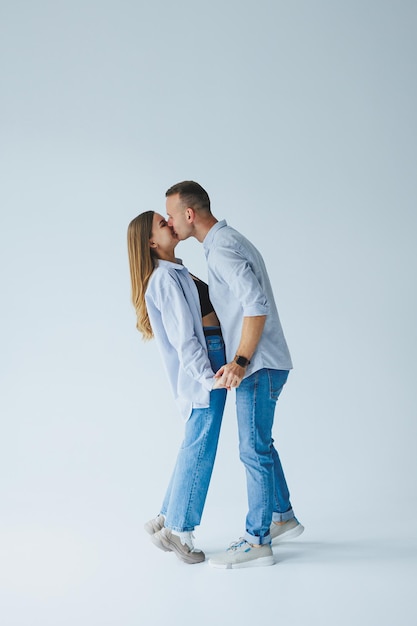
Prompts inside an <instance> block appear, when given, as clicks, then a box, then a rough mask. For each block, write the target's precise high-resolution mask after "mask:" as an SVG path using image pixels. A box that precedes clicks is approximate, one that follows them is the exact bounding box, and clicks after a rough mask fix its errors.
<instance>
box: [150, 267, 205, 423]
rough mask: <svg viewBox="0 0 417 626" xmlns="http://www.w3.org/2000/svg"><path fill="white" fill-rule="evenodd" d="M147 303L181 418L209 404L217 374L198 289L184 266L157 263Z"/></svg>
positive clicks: (185, 417) (151, 279) (186, 417)
mask: <svg viewBox="0 0 417 626" xmlns="http://www.w3.org/2000/svg"><path fill="white" fill-rule="evenodd" d="M145 302H146V307H147V310H148V315H149V320H150V322H151V326H152V330H153V333H154V336H155V340H156V343H157V345H158V348H159V350H160V352H161V355H162V360H163V362H164V365H165V368H166V371H167V373H168V378H169V382H170V385H171V388H172V390H173V392H174V397H175V400H176V402H177V405H178V407H179V409H180V412H181V415H182V417H183V418H184V419H185V420H187V419H188V418H189V417H190V415H191V411H192V410H193V409H194V408H207V407H208V406H209V405H210V391H211V389H212V388H213V384H214V380H215V379H214V373H213V370H212V369H211V365H210V361H209V359H208V355H207V347H206V341H205V337H204V332H203V327H202V323H201V309H200V301H199V297H198V292H197V288H196V286H195V284H194V281H193V279H192V278H191V276H190V274H189V273H188V270H187V268H186V267H184V266H183V265H181V263H180V262H179V263H171V262H170V261H162V260H158V265H157V267H156V268H155V270H154V272H153V274H152V276H151V278H150V280H149V283H148V287H147V289H146V294H145Z"/></svg>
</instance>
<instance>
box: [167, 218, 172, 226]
mask: <svg viewBox="0 0 417 626" xmlns="http://www.w3.org/2000/svg"><path fill="white" fill-rule="evenodd" d="M167 224H168V226H170V227H171V228H172V217H169V218H168V221H167Z"/></svg>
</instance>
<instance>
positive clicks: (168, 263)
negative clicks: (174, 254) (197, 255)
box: [156, 259, 185, 270]
mask: <svg viewBox="0 0 417 626" xmlns="http://www.w3.org/2000/svg"><path fill="white" fill-rule="evenodd" d="M175 260H176V263H173V262H172V261H164V259H157V263H156V266H157V267H166V268H168V267H173V268H174V269H175V270H183V269H185V267H184V265H183V264H182V259H175Z"/></svg>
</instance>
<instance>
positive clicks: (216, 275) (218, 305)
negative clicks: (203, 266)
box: [203, 220, 292, 377]
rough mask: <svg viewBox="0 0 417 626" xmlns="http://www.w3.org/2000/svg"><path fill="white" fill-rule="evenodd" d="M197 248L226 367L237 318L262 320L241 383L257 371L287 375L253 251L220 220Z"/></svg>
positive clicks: (265, 282)
mask: <svg viewBox="0 0 417 626" xmlns="http://www.w3.org/2000/svg"><path fill="white" fill-rule="evenodd" d="M203 246H204V252H205V255H206V259H207V265H208V284H209V294H210V300H211V302H212V304H213V306H214V309H215V311H216V313H217V316H218V318H219V319H220V325H221V328H222V333H223V339H224V342H225V345H226V358H227V361H228V362H230V361H232V360H233V359H234V357H235V355H236V351H237V348H238V346H239V343H240V338H241V333H242V322H243V318H244V317H253V316H257V315H266V316H267V317H266V322H265V327H264V330H263V333H262V336H261V339H260V341H259V343H258V346H257V348H256V350H255V353H254V354H253V356H252V358H251V362H250V364H249V366H248V367H247V370H246V374H245V377H246V376H250V375H251V374H253V373H254V372H256V371H258V370H260V369H263V368H269V369H280V370H289V369H292V362H291V356H290V353H289V350H288V346H287V343H286V341H285V337H284V333H283V330H282V327H281V322H280V319H279V315H278V310H277V307H276V304H275V299H274V295H273V293H272V287H271V283H270V281H269V277H268V273H267V271H266V267H265V263H264V260H263V258H262V256H261V254H260V253H259V251H258V250H257V249H256V248H255V246H254V245H253V244H252V243H251V242H250V241H248V240H247V239H246V238H245V237H244V236H243V235H241V234H240V233H239V232H238V231H237V230H235V229H234V228H231V227H230V226H228V225H227V223H226V220H222V221H220V222H217V223H216V224H215V225H214V226H213V227H212V228H211V229H210V230H209V232H208V233H207V235H206V237H205V239H204V241H203ZM243 356H245V355H243Z"/></svg>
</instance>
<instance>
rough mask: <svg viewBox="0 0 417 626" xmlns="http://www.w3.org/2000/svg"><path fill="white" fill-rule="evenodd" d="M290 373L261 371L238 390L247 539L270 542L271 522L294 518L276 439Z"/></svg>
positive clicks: (237, 400) (257, 542)
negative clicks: (276, 424) (279, 404)
mask: <svg viewBox="0 0 417 626" xmlns="http://www.w3.org/2000/svg"><path fill="white" fill-rule="evenodd" d="M287 378H288V371H287V370H273V369H261V370H258V371H257V372H255V373H254V374H252V375H251V376H248V378H245V379H244V380H243V381H242V382H241V383H240V386H239V387H238V388H237V389H236V409H237V419H238V426H239V451H240V459H241V461H242V462H243V464H244V465H245V469H246V481H247V493H248V506H249V511H248V514H247V517H246V534H245V539H246V540H247V541H248V542H250V543H253V544H264V543H269V542H270V536H269V528H270V525H271V521H272V520H274V521H277V522H279V521H287V520H289V519H291V518H293V517H294V513H293V510H292V507H291V503H290V494H289V491H288V487H287V482H286V480H285V476H284V472H283V469H282V466H281V461H280V459H279V455H278V452H277V451H276V449H275V447H274V440H273V439H272V426H273V423H274V412H275V405H276V402H277V400H278V396H279V394H280V393H281V391H282V388H283V386H284V385H285V383H286V381H287Z"/></svg>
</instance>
